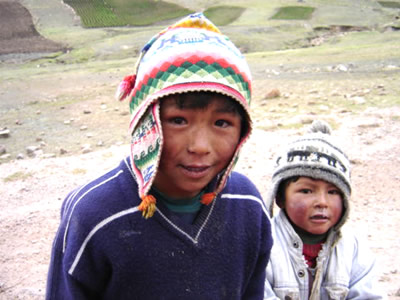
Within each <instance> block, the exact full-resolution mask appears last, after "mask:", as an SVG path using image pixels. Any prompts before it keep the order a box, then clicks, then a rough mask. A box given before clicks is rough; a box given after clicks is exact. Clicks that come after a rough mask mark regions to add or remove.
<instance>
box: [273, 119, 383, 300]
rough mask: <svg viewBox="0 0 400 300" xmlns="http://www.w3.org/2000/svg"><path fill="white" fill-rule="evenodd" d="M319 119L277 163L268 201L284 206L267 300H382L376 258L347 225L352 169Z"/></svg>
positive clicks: (275, 229) (277, 227)
mask: <svg viewBox="0 0 400 300" xmlns="http://www.w3.org/2000/svg"><path fill="white" fill-rule="evenodd" d="M330 131H331V130H330V127H329V125H328V124H327V123H325V122H322V121H319V122H318V121H314V122H313V124H312V126H311V133H309V134H307V135H305V136H303V137H301V138H299V139H297V140H294V141H293V142H291V143H289V145H288V146H287V147H286V149H285V150H284V151H283V152H282V153H281V154H280V155H278V157H277V160H276V166H275V168H274V172H273V175H272V189H271V195H270V197H269V198H268V200H269V203H268V204H269V207H270V211H271V215H272V207H273V205H274V202H275V203H276V204H277V205H278V206H279V207H280V211H279V214H278V215H277V216H276V217H274V219H273V222H272V223H273V225H272V226H273V230H272V231H273V237H274V247H273V249H272V252H271V258H270V261H269V264H268V267H267V282H266V286H265V299H299V300H300V299H301V300H302V299H381V298H382V297H381V295H380V294H379V292H378V291H377V288H376V285H375V281H374V259H373V256H372V255H371V253H370V252H369V249H368V248H366V245H365V244H364V243H363V242H362V241H361V240H360V239H359V238H358V237H357V236H355V235H353V234H352V233H351V232H349V231H348V229H346V230H344V228H343V227H342V225H343V224H344V223H345V222H346V220H347V217H348V214H349V199H350V193H351V185H350V163H349V160H348V159H347V157H346V155H345V154H344V153H343V152H342V150H341V149H340V148H339V147H338V145H337V143H336V142H335V141H334V140H333V139H332V137H331V136H330Z"/></svg>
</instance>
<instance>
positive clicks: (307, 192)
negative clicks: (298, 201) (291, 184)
mask: <svg viewBox="0 0 400 300" xmlns="http://www.w3.org/2000/svg"><path fill="white" fill-rule="evenodd" d="M299 192H300V193H302V194H309V193H311V190H310V189H301V190H299Z"/></svg>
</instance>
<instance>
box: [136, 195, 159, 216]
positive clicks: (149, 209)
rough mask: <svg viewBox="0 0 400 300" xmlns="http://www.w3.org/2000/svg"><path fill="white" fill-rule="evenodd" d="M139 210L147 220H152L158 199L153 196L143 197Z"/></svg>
mask: <svg viewBox="0 0 400 300" xmlns="http://www.w3.org/2000/svg"><path fill="white" fill-rule="evenodd" d="M138 209H139V210H140V211H141V212H142V216H143V217H144V218H145V219H148V218H151V217H152V216H153V215H154V213H155V211H156V198H155V197H154V196H153V195H146V196H143V197H142V202H141V203H140V205H139V207H138Z"/></svg>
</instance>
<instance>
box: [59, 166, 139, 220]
mask: <svg viewBox="0 0 400 300" xmlns="http://www.w3.org/2000/svg"><path fill="white" fill-rule="evenodd" d="M135 191H137V184H136V182H135V180H134V177H133V175H132V173H131V172H130V167H129V161H128V160H127V159H124V160H122V161H121V162H120V164H119V165H118V166H117V167H115V168H114V169H112V170H110V171H108V172H106V173H104V174H102V175H101V176H99V177H97V178H95V179H93V180H91V181H89V182H88V183H86V184H84V185H82V186H80V187H78V188H76V189H75V190H73V191H72V192H71V193H70V194H69V195H68V196H67V197H66V198H65V200H64V203H63V207H62V211H61V213H62V216H64V217H65V216H66V215H70V214H72V213H74V215H75V216H76V217H78V216H79V215H81V214H82V215H83V216H85V215H86V214H88V212H90V213H94V214H100V215H101V214H102V213H103V211H118V210H121V209H124V208H126V207H129V206H132V205H133V204H134V203H133V202H130V201H134V199H136V198H137V197H135ZM128 199H129V200H128ZM137 202H138V203H139V200H138V201H137Z"/></svg>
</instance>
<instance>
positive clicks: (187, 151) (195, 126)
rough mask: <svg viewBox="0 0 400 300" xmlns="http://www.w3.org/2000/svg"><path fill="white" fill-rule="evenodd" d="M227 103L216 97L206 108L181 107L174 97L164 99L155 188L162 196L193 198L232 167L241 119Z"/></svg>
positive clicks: (162, 101) (214, 96)
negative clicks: (224, 170) (161, 137)
mask: <svg viewBox="0 0 400 300" xmlns="http://www.w3.org/2000/svg"><path fill="white" fill-rule="evenodd" d="M193 97H196V94H195V93H194V94H193ZM227 101H231V100H228V99H226V97H223V96H219V95H218V94H216V95H213V96H212V99H211V101H210V102H209V104H208V106H206V107H205V108H182V107H179V106H178V105H177V104H176V101H175V98H174V96H169V97H166V98H164V99H163V100H161V111H160V116H161V124H162V130H163V136H164V145H163V150H162V155H161V161H160V165H159V169H158V172H157V175H156V178H155V181H154V185H155V187H156V188H157V189H158V190H160V191H161V192H162V193H164V194H166V195H167V196H170V197H174V198H189V197H194V196H196V195H197V194H198V193H199V192H200V191H201V190H202V189H203V188H204V187H205V186H206V185H207V184H208V183H209V182H210V181H211V180H212V179H213V178H214V177H215V176H216V175H217V174H218V173H219V172H221V170H222V169H224V168H225V167H226V166H227V165H228V164H229V162H230V160H231V159H232V156H233V154H234V152H235V150H236V148H237V145H238V143H239V139H240V131H241V117H240V115H239V114H238V113H237V112H232V110H231V109H229V108H228V107H227V105H226V103H227ZM232 101H234V100H232Z"/></svg>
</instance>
